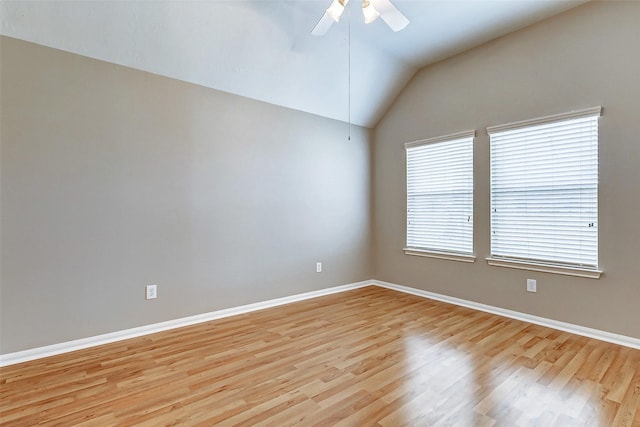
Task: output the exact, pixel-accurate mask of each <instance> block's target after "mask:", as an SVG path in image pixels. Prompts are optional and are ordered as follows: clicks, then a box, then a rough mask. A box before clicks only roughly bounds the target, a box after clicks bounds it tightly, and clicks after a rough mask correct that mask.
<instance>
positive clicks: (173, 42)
mask: <svg viewBox="0 0 640 427" xmlns="http://www.w3.org/2000/svg"><path fill="white" fill-rule="evenodd" d="M586 1H588V0H394V4H395V5H396V6H397V8H398V9H399V10H400V11H402V12H403V13H404V14H405V15H406V16H407V17H408V18H409V19H410V20H411V23H410V24H409V26H408V27H407V28H406V29H405V30H403V31H401V32H398V33H394V32H392V31H391V30H390V29H389V28H388V27H387V26H386V25H385V23H384V22H383V21H382V20H381V19H378V20H377V21H376V22H374V23H372V24H369V25H365V24H364V23H363V20H362V15H361V12H360V8H359V2H358V1H357V0H353V1H351V2H350V3H349V4H348V5H347V11H346V12H345V14H344V15H343V18H342V19H341V21H340V22H339V23H338V24H336V25H334V26H333V27H332V28H331V29H330V30H329V32H328V33H327V34H326V35H325V36H323V37H314V36H312V35H311V34H310V31H311V29H312V28H313V27H314V26H315V24H316V22H317V21H318V19H319V18H320V16H321V15H322V14H323V13H324V9H326V8H327V7H328V5H329V3H330V2H331V0H321V1H317V0H297V1H293V0H288V1H285V0H278V1H276V0H225V1H220V0H200V1H188V0H171V1H167V0H155V1H150V0H125V1H122V0H121V1H115V0H85V1H62V0H47V1H19V0H0V16H1V25H0V32H1V33H2V34H3V35H7V36H10V37H15V38H18V39H22V40H27V41H31V42H34V43H38V44H41V45H45V46H50V47H54V48H57V49H62V50H65V51H69V52H73V53H77V54H80V55H85V56H89V57H92V58H97V59H100V60H104V61H109V62H113V63H116V64H121V65H126V66H129V67H133V68H137V69H141V70H145V71H149V72H152V73H155V74H159V75H163V76H167V77H172V78H176V79H179V80H184V81H187V82H191V83H195V84H199V85H202V86H207V87H210V88H214V89H218V90H221V91H225V92H230V93H234V94H238V95H242V96H245V97H249V98H253V99H257V100H261V101H266V102H269V103H272V104H276V105H282V106H285V107H289V108H293V109H296V110H301V111H306V112H310V113H313V114H317V115H321V116H325V117H329V118H333V119H338V120H342V121H345V122H346V121H349V120H350V121H351V122H352V123H355V124H358V125H362V126H367V127H373V126H375V124H376V123H377V121H378V119H379V118H380V117H381V115H382V114H383V113H384V111H385V110H386V109H387V107H388V106H389V105H390V103H391V102H392V101H393V100H394V99H395V97H396V96H397V94H398V93H399V91H400V90H401V89H402V88H403V87H404V86H405V85H406V83H407V82H408V81H409V79H410V78H411V77H412V76H413V74H414V73H415V72H416V70H417V69H419V68H421V67H423V66H425V65H428V64H431V63H434V62H436V61H439V60H441V59H444V58H446V57H449V56H452V55H454V54H456V53H459V52H462V51H464V50H466V49H469V48H471V47H473V46H477V45H479V44H482V43H484V42H486V41H489V40H491V39H494V38H496V37H499V36H501V35H504V34H507V33H509V32H511V31H514V30H516V29H519V28H522V27H524V26H526V25H529V24H531V23H534V22H536V21H539V20H542V19H545V18H547V17H549V16H552V15H554V14H557V13H560V12H563V11H565V10H567V9H569V8H571V7H575V6H578V5H580V4H582V3H585V2H586ZM349 23H350V24H351V25H349ZM349 27H350V33H351V48H350V51H351V61H350V63H351V73H350V74H351V89H350V93H351V97H350V104H351V108H350V110H349V43H348V40H349ZM349 111H350V114H349Z"/></svg>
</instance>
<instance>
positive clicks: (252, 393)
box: [0, 287, 640, 427]
mask: <svg viewBox="0 0 640 427" xmlns="http://www.w3.org/2000/svg"><path fill="white" fill-rule="evenodd" d="M0 386H1V391H0V393H1V396H0V397H1V403H0V420H1V423H2V425H7V426H9V425H11V426H32V425H46V426H76V425H85V426H111V425H119V426H130V425H135V426H161V425H197V426H212V425H220V426H232V425H233V426H235V425H238V426H258V425H270V426H288V425H299V426H491V425H498V426H562V427H565V426H640V351H639V350H633V349H629V348H625V347H621V346H617V345H613V344H607V343H603V342H600V341H596V340H592V339H588V338H584V337H580V336H576V335H572V334H569V333H564V332H560V331H556V330H553V329H548V328H544V327H541V326H536V325H532V324H528V323H524V322H520V321H516V320H511V319H507V318H503V317H499V316H495V315H491V314H487V313H482V312H478V311H474V310H470V309H466V308H462V307H456V306H452V305H449V304H445V303H441V302H436V301H431V300H428V299H423V298H420V297H416V296H411V295H406V294H403V293H398V292H395V291H391V290H387V289H383V288H378V287H366V288H362V289H358V290H354V291H349V292H344V293H340V294H335V295H330V296H325V297H320V298H315V299H312V300H307V301H303V302H298V303H293V304H289V305H286V306H281V307H277V308H273V309H267V310H262V311H259V312H254V313H249V314H245V315H239V316H235V317H231V318H226V319H220V320H216V321H212V322H208V323H203V324H200V325H195V326H189V327H185V328H181V329H175V330H172V331H166V332H162V333H158V334H154V335H148V336H144V337H140V338H135V339H131V340H127V341H121V342H118V343H113V344H108V345H104V346H100V347H94V348H91V349H86V350H81V351H76V352H73V353H67V354H64V355H59V356H53V357H49V358H46V359H41V360H37V361H32V362H27V363H23V364H19V365H14V366H9V367H5V368H2V369H1V370H0Z"/></svg>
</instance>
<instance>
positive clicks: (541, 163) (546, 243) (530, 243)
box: [487, 107, 601, 277]
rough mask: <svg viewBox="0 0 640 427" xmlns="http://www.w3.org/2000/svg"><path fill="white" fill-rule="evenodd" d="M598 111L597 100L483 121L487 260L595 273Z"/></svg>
mask: <svg viewBox="0 0 640 427" xmlns="http://www.w3.org/2000/svg"><path fill="white" fill-rule="evenodd" d="M600 112H601V108H600V107H597V108H592V109H589V110H583V111H578V112H574V113H569V114H562V115H558V116H552V117H545V118H541V119H535V120H529V121H526V122H520V123H514V124H509V125H503V126H495V127H491V128H488V129H487V131H488V133H489V136H490V139H491V142H490V144H491V258H489V263H490V264H493V265H502V266H506V267H515V268H526V269H533V270H540V271H551V272H556V273H561V274H571V275H579V276H585V277H599V275H600V272H599V271H598V117H599V116H600Z"/></svg>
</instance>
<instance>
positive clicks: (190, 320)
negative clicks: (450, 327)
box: [0, 280, 640, 367]
mask: <svg viewBox="0 0 640 427" xmlns="http://www.w3.org/2000/svg"><path fill="white" fill-rule="evenodd" d="M371 285H374V286H379V287H382V288H387V289H392V290H394V291H398V292H403V293H406V294H411V295H416V296H419V297H423V298H429V299H432V300H436V301H442V302H446V303H449V304H454V305H458V306H462V307H467V308H471V309H474V310H478V311H483V312H486V313H492V314H497V315H499V316H504V317H508V318H511V319H516V320H521V321H524V322H528V323H533V324H536V325H541V326H546V327H549V328H553V329H558V330H561V331H565V332H570V333H572V334H576V335H581V336H585V337H589V338H594V339H597V340H601V341H606V342H610V343H613V344H619V345H623V346H626V347H631V348H635V349H640V339H638V338H633V337H628V336H625V335H619V334H614V333H611V332H605V331H601V330H598V329H592V328H586V327H584V326H578V325H574V324H571V323H566V322H560V321H557V320H553V319H547V318H544V317H539V316H534V315H531V314H526V313H520V312H518V311H513V310H507V309H504V308H500V307H494V306H491V305H486V304H480V303H477V302H473V301H468V300H464V299H461V298H456V297H451V296H447V295H442V294H436V293H433V292H429V291H423V290H421V289H416V288H410V287H408V286H402V285H397V284H395V283H389V282H383V281H380V280H365V281H363V282H357V283H350V284H347V285H342V286H335V287H332V288H326V289H321V290H318V291H312V292H305V293H302V294H296V295H291V296H288V297H282V298H276V299H272V300H268V301H262V302H257V303H254V304H247V305H241V306H239V307H232V308H227V309H224V310H217V311H212V312H210V313H203V314H198V315H195V316H189V317H183V318H180V319H174V320H168V321H166V322H160V323H154V324H151V325H146V326H140V327H137V328H131V329H125V330H123V331H117V332H112V333H108V334H103V335H96V336H94V337H89V338H82V339H78V340H73V341H67V342H63V343H60V344H53V345H47V346H44V347H38V348H33V349H29V350H24V351H18V352H15V353H7V354H2V355H0V367H2V366H9V365H14V364H16V363H22V362H28V361H30V360H35V359H41V358H43V357H48V356H54V355H57V354H63V353H68V352H70V351H75V350H81V349H84V348H89V347H95V346H98V345H103V344H109V343H112V342H116V341H121V340H126V339H129V338H135V337H139V336H143V335H149V334H153V333H156V332H162V331H166V330H169V329H175V328H181V327H183V326H189V325H195V324H197V323H203V322H208V321H210V320H216V319H222V318H224V317H229V316H235V315H237V314H244V313H249V312H252V311H257V310H263V309H265V308H271V307H277V306H279V305H284V304H290V303H292V302H297V301H303V300H306V299H310V298H316V297H320V296H325V295H331V294H335V293H338V292H345V291H350V290H352V289H358V288H362V287H365V286H371Z"/></svg>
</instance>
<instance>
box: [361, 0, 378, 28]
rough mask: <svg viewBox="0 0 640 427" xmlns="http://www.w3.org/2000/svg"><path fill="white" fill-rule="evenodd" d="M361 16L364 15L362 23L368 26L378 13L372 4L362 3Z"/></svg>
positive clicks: (376, 17) (368, 2)
mask: <svg viewBox="0 0 640 427" xmlns="http://www.w3.org/2000/svg"><path fill="white" fill-rule="evenodd" d="M362 14H363V15H364V23H365V24H370V23H372V22H373V21H375V20H376V19H378V16H380V12H378V11H377V10H376V8H375V7H373V4H371V2H370V1H369V0H363V1H362Z"/></svg>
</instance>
